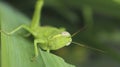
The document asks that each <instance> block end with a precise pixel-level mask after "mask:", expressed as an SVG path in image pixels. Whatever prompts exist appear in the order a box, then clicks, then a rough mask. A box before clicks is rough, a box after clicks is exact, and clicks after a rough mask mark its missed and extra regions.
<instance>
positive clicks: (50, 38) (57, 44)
mask: <svg viewBox="0 0 120 67" xmlns="http://www.w3.org/2000/svg"><path fill="white" fill-rule="evenodd" d="M42 5H43V0H38V1H37V3H36V6H35V12H34V15H33V19H32V23H31V25H30V26H27V25H21V26H19V27H18V28H16V29H15V30H13V31H12V32H10V33H6V34H8V35H10V34H13V33H15V32H16V31H18V30H19V29H21V28H23V29H25V30H27V31H28V32H30V33H31V34H32V35H33V36H34V49H35V57H37V56H38V45H39V46H40V48H42V49H43V50H46V51H47V52H49V51H50V50H57V49H60V48H62V47H64V46H68V45H69V44H70V43H71V42H72V38H71V35H70V33H68V32H67V31H66V30H65V29H64V28H56V27H52V26H40V22H39V21H40V13H41V9H42Z"/></svg>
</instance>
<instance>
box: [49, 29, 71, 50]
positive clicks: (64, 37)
mask: <svg viewBox="0 0 120 67" xmlns="http://www.w3.org/2000/svg"><path fill="white" fill-rule="evenodd" d="M71 42H72V38H71V35H70V33H69V32H67V31H62V32H60V33H58V34H56V35H54V36H53V37H52V38H51V39H50V40H49V46H50V50H57V49H59V48H62V47H64V46H68V45H70V43H71Z"/></svg>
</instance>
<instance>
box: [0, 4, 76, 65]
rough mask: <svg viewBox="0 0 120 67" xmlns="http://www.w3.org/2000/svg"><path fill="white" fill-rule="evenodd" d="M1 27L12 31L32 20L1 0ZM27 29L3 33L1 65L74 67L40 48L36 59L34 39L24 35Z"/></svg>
mask: <svg viewBox="0 0 120 67" xmlns="http://www.w3.org/2000/svg"><path fill="white" fill-rule="evenodd" d="M0 16H1V17H0V19H1V29H2V30H3V31H6V32H10V31H12V30H13V29H15V28H17V27H18V26H20V25H22V24H28V23H29V22H30V20H29V19H28V18H26V17H25V16H24V15H22V14H21V13H19V12H18V11H16V10H14V9H13V8H11V7H10V6H9V5H7V4H4V3H1V2H0ZM24 35H25V30H19V31H17V32H16V33H15V34H13V35H10V36H8V35H5V34H3V33H2V34H1V58H2V59H1V67H74V66H73V65H70V64H68V63H66V62H65V61H64V60H63V59H62V58H60V57H58V56H56V55H53V54H51V53H47V52H45V51H42V50H40V53H39V56H38V57H37V58H36V61H33V62H31V58H32V57H33V56H34V46H33V41H31V40H29V39H28V38H26V37H24Z"/></svg>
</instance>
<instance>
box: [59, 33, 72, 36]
mask: <svg viewBox="0 0 120 67" xmlns="http://www.w3.org/2000/svg"><path fill="white" fill-rule="evenodd" d="M61 34H62V35H63V36H70V33H68V32H62V33H61Z"/></svg>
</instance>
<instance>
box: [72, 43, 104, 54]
mask: <svg viewBox="0 0 120 67" xmlns="http://www.w3.org/2000/svg"><path fill="white" fill-rule="evenodd" d="M72 43H73V44H76V45H79V46H81V47H85V48H89V49H92V50H96V51H99V52H101V53H105V51H103V50H100V49H97V48H93V47H89V46H86V45H83V44H80V43H77V42H72Z"/></svg>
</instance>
